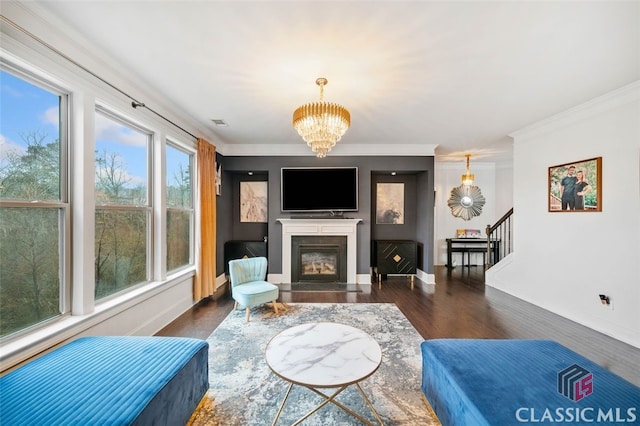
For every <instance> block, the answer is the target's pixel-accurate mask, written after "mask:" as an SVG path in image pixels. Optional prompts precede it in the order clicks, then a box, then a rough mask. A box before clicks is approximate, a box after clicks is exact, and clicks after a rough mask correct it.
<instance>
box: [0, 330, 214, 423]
mask: <svg viewBox="0 0 640 426" xmlns="http://www.w3.org/2000/svg"><path fill="white" fill-rule="evenodd" d="M208 348H209V345H208V343H207V342H205V341H204V340H198V339H190V338H177V337H132V336H128V337H113V336H100V337H97V336H95V337H83V338H79V339H77V340H75V341H73V342H71V343H68V344H66V345H64V346H62V347H60V348H58V349H55V350H54V351H52V352H49V353H47V354H45V355H43V356H41V357H39V358H37V359H35V360H33V361H30V362H28V363H27V364H25V365H23V366H21V367H20V368H18V369H16V370H14V371H12V372H10V373H8V374H6V375H5V376H3V377H2V378H0V424H2V425H12V426H17V425H110V426H111V425H132V424H135V425H151V424H153V425H184V424H185V423H187V422H188V421H189V418H190V417H191V415H192V413H193V412H194V410H195V409H196V407H197V406H198V404H199V403H200V401H201V400H202V399H203V397H204V396H205V394H206V392H207V390H208V389H209V381H208Z"/></svg>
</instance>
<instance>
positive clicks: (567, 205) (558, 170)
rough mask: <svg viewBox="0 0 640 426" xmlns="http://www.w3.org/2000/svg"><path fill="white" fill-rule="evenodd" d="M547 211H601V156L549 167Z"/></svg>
mask: <svg viewBox="0 0 640 426" xmlns="http://www.w3.org/2000/svg"><path fill="white" fill-rule="evenodd" d="M548 190H549V201H548V202H549V204H548V211H549V212H553V213H577V212H601V211H602V157H595V158H589V159H587V160H579V161H573V162H570V163H565V164H559V165H557V166H551V167H549V174H548Z"/></svg>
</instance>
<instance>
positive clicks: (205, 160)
mask: <svg viewBox="0 0 640 426" xmlns="http://www.w3.org/2000/svg"><path fill="white" fill-rule="evenodd" d="M198 184H199V186H200V190H199V194H200V238H199V243H198V250H197V254H198V260H197V265H198V269H197V271H196V279H195V282H194V289H193V298H194V300H200V299H203V298H205V297H208V296H211V295H212V294H213V293H214V292H215V291H216V147H215V146H214V145H212V144H210V143H209V142H207V141H206V140H204V139H198Z"/></svg>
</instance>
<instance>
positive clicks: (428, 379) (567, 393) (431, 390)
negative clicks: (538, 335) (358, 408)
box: [421, 339, 640, 426]
mask: <svg viewBox="0 0 640 426" xmlns="http://www.w3.org/2000/svg"><path fill="white" fill-rule="evenodd" d="M421 350H422V392H423V393H424V396H425V397H426V399H427V401H428V402H429V404H430V405H431V407H432V408H433V410H434V411H435V413H436V415H437V416H438V418H439V419H440V421H441V422H442V424H443V425H445V426H447V425H461V426H468V425H474V426H481V425H513V424H520V423H542V424H556V423H563V422H567V424H588V425H594V424H618V423H620V424H640V388H638V387H637V386H635V385H633V384H631V383H629V382H628V381H626V380H624V379H622V378H621V377H619V376H617V375H615V374H613V373H611V372H609V371H607V370H605V369H603V368H602V367H600V366H599V365H597V364H595V363H594V362H592V361H589V360H588V359H586V358H584V357H582V356H581V355H579V354H577V353H575V352H573V351H571V350H569V349H568V348H566V347H564V346H562V345H560V344H559V343H557V342H554V341H551V340H491V339H433V340H426V341H424V342H423V343H422V344H421Z"/></svg>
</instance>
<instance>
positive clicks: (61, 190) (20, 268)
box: [0, 65, 69, 337]
mask: <svg viewBox="0 0 640 426" xmlns="http://www.w3.org/2000/svg"><path fill="white" fill-rule="evenodd" d="M0 90H1V93H0V112H1V114H2V119H1V120H0V317H1V318H2V321H0V336H2V337H4V336H7V335H9V334H13V333H16V332H19V331H21V330H25V329H27V328H29V327H31V326H34V325H36V324H39V323H42V322H44V321H46V320H48V319H51V318H54V317H57V316H59V315H61V314H62V313H64V312H66V311H67V310H68V305H69V303H68V302H69V301H68V291H67V290H66V285H65V283H66V282H67V281H68V280H67V279H66V277H64V276H63V271H64V270H65V268H64V267H63V262H64V259H65V257H66V255H65V254H64V253H65V248H66V247H68V244H66V243H67V241H66V239H65V235H66V234H67V232H66V231H67V230H66V225H65V222H66V218H67V217H68V214H69V204H68V199H67V193H68V191H67V188H68V183H67V173H66V171H65V168H64V165H66V164H67V162H66V158H67V140H66V139H67V136H66V135H67V126H66V124H65V123H66V121H67V120H66V117H67V105H68V101H67V95H66V94H63V93H62V91H59V90H57V89H55V88H54V87H53V86H50V85H48V84H47V83H46V82H43V81H38V80H37V79H35V78H34V77H32V76H30V75H28V74H26V73H22V72H20V71H19V70H17V69H15V68H13V67H9V66H8V65H6V66H5V65H3V66H2V67H1V68H0Z"/></svg>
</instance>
